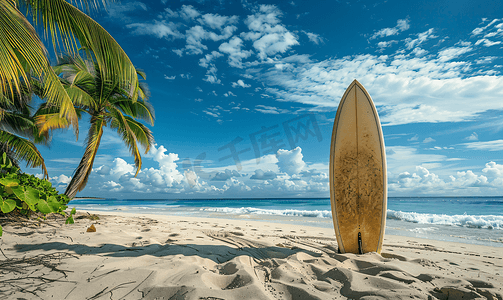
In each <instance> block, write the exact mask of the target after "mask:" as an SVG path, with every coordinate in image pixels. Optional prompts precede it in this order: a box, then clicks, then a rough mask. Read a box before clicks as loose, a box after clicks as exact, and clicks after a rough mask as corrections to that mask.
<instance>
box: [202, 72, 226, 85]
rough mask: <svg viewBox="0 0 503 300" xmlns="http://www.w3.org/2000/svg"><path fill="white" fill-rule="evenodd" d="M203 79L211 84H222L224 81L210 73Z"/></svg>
mask: <svg viewBox="0 0 503 300" xmlns="http://www.w3.org/2000/svg"><path fill="white" fill-rule="evenodd" d="M203 80H204V81H206V82H209V83H211V84H221V83H222V81H221V80H220V79H218V78H217V76H215V75H210V74H207V75H205V77H204V78H203Z"/></svg>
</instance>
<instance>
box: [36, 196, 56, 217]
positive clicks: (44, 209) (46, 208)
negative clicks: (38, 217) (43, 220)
mask: <svg viewBox="0 0 503 300" xmlns="http://www.w3.org/2000/svg"><path fill="white" fill-rule="evenodd" d="M37 208H38V210H39V211H40V212H41V213H43V214H48V213H52V212H54V210H53V209H52V207H51V206H50V205H49V204H48V203H47V202H46V201H45V200H43V199H39V200H38V204H37Z"/></svg>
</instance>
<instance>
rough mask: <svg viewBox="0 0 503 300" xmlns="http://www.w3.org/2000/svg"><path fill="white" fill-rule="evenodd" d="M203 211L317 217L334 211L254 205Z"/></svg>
mask: <svg viewBox="0 0 503 300" xmlns="http://www.w3.org/2000/svg"><path fill="white" fill-rule="evenodd" d="M201 210H203V211H208V212H219V213H225V214H238V215H245V214H254V215H276V216H295V217H315V218H331V217H332V212H331V211H329V210H297V209H281V210H280V209H262V208H254V207H241V208H230V207H208V208H201Z"/></svg>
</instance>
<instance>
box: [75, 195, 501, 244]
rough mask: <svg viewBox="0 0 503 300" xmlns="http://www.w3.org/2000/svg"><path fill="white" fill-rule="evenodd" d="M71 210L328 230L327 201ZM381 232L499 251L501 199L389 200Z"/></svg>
mask: <svg viewBox="0 0 503 300" xmlns="http://www.w3.org/2000/svg"><path fill="white" fill-rule="evenodd" d="M69 206H70V207H75V208H77V210H88V211H99V212H104V213H105V212H107V211H124V212H128V213H148V214H161V215H177V216H191V217H208V218H224V219H249V220H255V221H267V222H278V223H287V224H288V223H290V224H297V225H305V226H314V227H324V228H333V223H332V211H331V208H330V199H329V198H322V199H310V198H307V199H305V198H295V199H293V198H292V199H206V200H204V199H202V200H135V199H124V200H119V199H75V200H72V201H70V203H69ZM386 234H390V235H401V236H408V237H417V238H426V239H433V240H441V241H449V242H461V243H469V244H477V245H486V246H493V247H503V197H418V198H411V197H390V198H388V211H387V220H386Z"/></svg>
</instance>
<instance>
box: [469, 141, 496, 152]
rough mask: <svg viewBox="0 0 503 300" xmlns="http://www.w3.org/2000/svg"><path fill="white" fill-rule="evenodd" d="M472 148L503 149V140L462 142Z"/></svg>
mask: <svg viewBox="0 0 503 300" xmlns="http://www.w3.org/2000/svg"><path fill="white" fill-rule="evenodd" d="M460 145H462V146H465V147H466V148H468V149H470V150H485V151H501V150H502V149H503V140H494V141H487V142H471V143H463V144H460Z"/></svg>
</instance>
